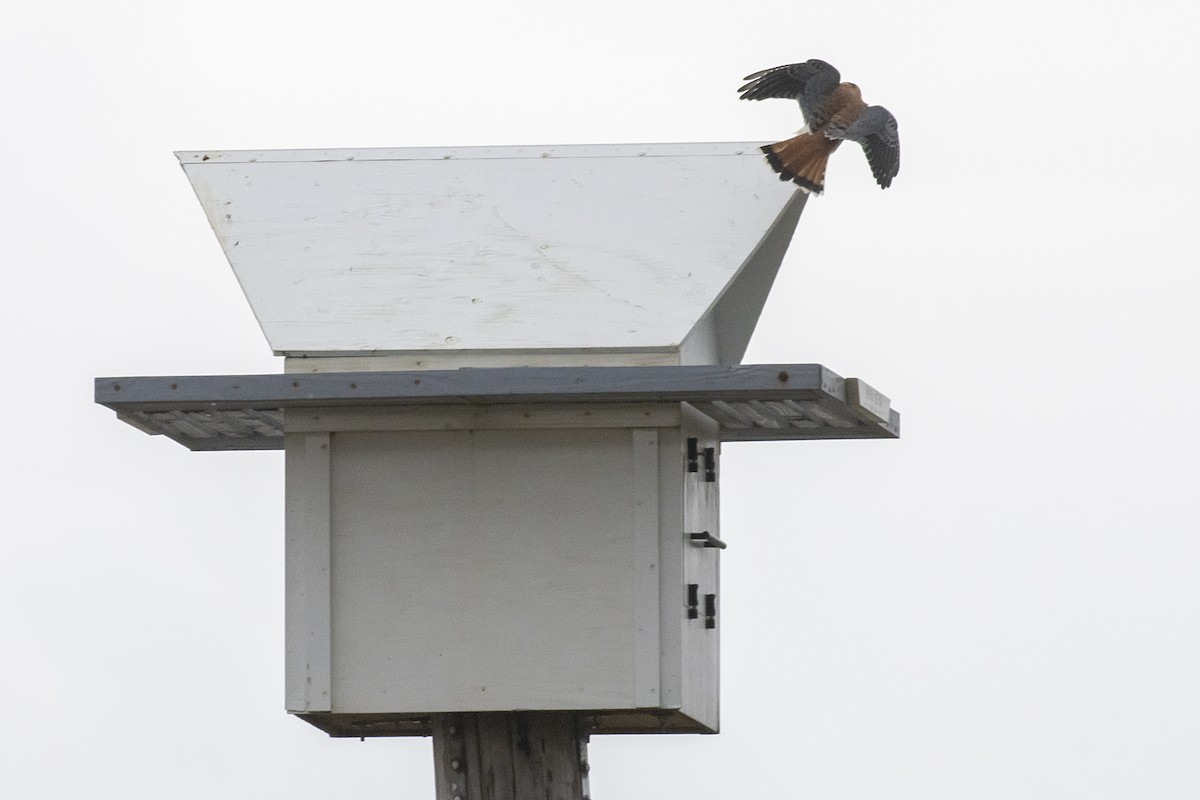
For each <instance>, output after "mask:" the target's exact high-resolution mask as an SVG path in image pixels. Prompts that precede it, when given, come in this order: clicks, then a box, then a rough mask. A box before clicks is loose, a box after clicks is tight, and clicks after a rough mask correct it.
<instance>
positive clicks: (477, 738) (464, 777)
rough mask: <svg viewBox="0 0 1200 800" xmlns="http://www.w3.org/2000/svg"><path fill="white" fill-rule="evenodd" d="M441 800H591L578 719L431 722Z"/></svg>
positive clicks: (502, 714) (511, 714)
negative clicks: (588, 794) (533, 799)
mask: <svg viewBox="0 0 1200 800" xmlns="http://www.w3.org/2000/svg"><path fill="white" fill-rule="evenodd" d="M433 759H434V775H435V780H436V782H437V800H532V798H537V800H587V769H588V767H587V736H586V735H585V734H583V733H581V731H580V719H579V717H578V716H577V715H575V714H572V713H565V712H524V711H494V712H479V713H470V714H440V715H438V716H437V717H435V718H434V720H433Z"/></svg>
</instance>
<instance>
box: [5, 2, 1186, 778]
mask: <svg viewBox="0 0 1200 800" xmlns="http://www.w3.org/2000/svg"><path fill="white" fill-rule="evenodd" d="M1183 8H1184V5H1183V4H1180V3H1175V2H1171V3H1167V2H1154V1H1153V0H1151V1H1150V2H1143V3H1138V4H1132V5H1131V4H1116V3H1108V2H1100V3H1095V2H1093V3H1082V2H1071V3H1068V2H1038V3H1032V2H1022V1H1021V0H1016V1H1015V2H1007V3H985V4H979V3H975V4H967V3H949V2H946V3H937V2H924V3H896V2H860V3H855V4H846V3H826V4H818V3H808V4H802V3H795V2H787V3H785V2H777V1H776V0H765V2H757V3H753V4H742V5H738V4H732V3H705V2H688V3H669V2H655V1H654V0H644V1H643V2H637V3H630V2H621V1H617V2H609V3H603V4H586V5H578V4H566V3H532V2H519V1H518V2H508V3H479V2H475V0H466V1H465V2H461V3H436V4H435V3H426V4H420V5H417V4H410V3H400V2H394V3H386V4H385V3H376V2H354V1H353V0H341V1H340V2H336V3H334V2H252V1H249V0H243V2H224V1H221V0H218V1H216V2H205V3H189V4H184V3H173V2H170V3H168V2H144V3H136V2H111V3H103V4H94V3H81V2H66V3H53V2H46V3H39V4H33V3H24V4H20V5H18V6H16V7H14V8H11V9H8V10H7V11H6V13H5V21H4V25H3V27H2V28H0V75H2V77H0V87H2V88H0V92H2V94H0V101H2V102H3V110H4V119H5V121H4V122H3V124H2V126H0V145H2V149H0V157H2V158H3V159H4V170H3V178H2V180H0V236H2V243H3V250H2V253H3V257H4V264H3V267H4V271H3V292H2V294H0V297H3V308H4V313H3V315H2V316H0V331H2V333H3V341H4V345H5V353H4V360H5V369H4V370H3V376H4V377H3V378H2V380H3V393H2V394H0V397H2V398H3V399H2V400H0V404H2V405H0V408H2V409H3V411H4V420H5V422H6V425H5V431H4V445H3V458H2V459H0V471H2V475H0V477H2V480H0V486H2V487H3V488H2V492H3V497H2V500H3V508H4V520H3V523H2V527H3V532H2V534H0V546H2V548H3V549H2V551H0V626H2V630H3V645H2V646H0V707H2V708H3V709H4V715H5V724H4V725H3V726H0V763H2V765H3V774H4V783H5V786H6V790H7V793H8V794H10V795H11V796H14V797H37V798H79V797H95V798H110V797H111V798H118V797H119V798H161V797H171V798H209V797H214V796H221V797H228V798H249V797H263V796H287V797H292V798H327V797H329V796H332V795H334V794H336V795H337V796H375V797H385V796H386V797H404V798H428V797H432V772H431V766H430V762H431V755H430V747H429V742H428V740H421V739H414V740H368V741H367V742H365V743H360V742H358V741H357V740H350V741H345V740H330V739H328V738H326V737H325V736H324V735H323V734H320V733H319V732H318V731H316V730H315V729H313V728H311V727H309V726H308V725H306V724H304V723H302V722H299V721H297V720H294V719H291V718H289V717H288V716H287V715H286V714H285V713H284V712H283V698H282V690H283V687H282V662H283V645H282V634H283V617H282V614H283V605H282V602H283V586H282V571H283V553H282V543H283V530H282V502H283V495H282V479H283V460H282V456H281V454H279V453H240V454H196V453H190V452H188V451H186V450H184V449H183V448H181V447H179V446H177V445H175V444H173V443H170V442H167V441H165V440H162V439H159V438H151V437H147V436H145V435H143V434H141V433H138V432H137V431H135V430H134V429H132V428H130V427H128V426H126V425H123V424H121V423H119V422H118V421H117V420H116V419H115V418H114V417H113V415H112V414H111V412H108V411H107V410H105V409H103V408H100V407H97V406H95V405H93V404H92V402H91V393H92V384H91V381H92V378H93V377H95V376H100V375H121V374H126V375H130V374H148V375H153V374H205V373H209V374H230V373H238V372H276V371H279V370H280V369H281V368H282V365H281V364H280V363H279V361H278V360H277V359H275V358H274V357H273V356H272V355H271V354H270V352H269V350H268V348H267V346H266V344H265V342H264V340H263V339H262V337H261V335H260V333H259V331H258V329H257V326H256V324H255V322H254V320H253V317H252V315H251V313H250V311H249V307H248V305H247V304H246V303H245V301H244V300H243V298H242V296H241V293H240V291H239V289H238V287H237V284H236V281H235V280H234V278H233V276H232V273H231V271H230V270H229V268H228V265H227V264H226V263H225V261H224V258H223V256H222V255H221V252H220V250H219V248H218V245H217V243H216V240H215V239H214V237H213V236H212V234H211V231H210V230H209V229H208V226H207V223H206V221H205V219H204V217H203V214H202V212H201V210H200V207H199V205H198V204H197V203H196V200H195V198H194V196H193V195H192V193H191V189H190V187H189V186H188V183H187V181H186V179H185V177H184V176H183V174H182V172H181V171H180V169H179V167H178V165H177V164H176V161H175V159H174V157H173V155H172V151H173V150H178V149H236V148H293V147H373V146H380V147H401V146H418V145H472V144H547V143H550V144H553V143H593V142H659V141H759V140H772V139H777V138H782V137H783V136H785V135H788V134H790V133H791V131H792V130H794V129H795V128H796V127H798V126H799V124H800V121H799V115H798V113H797V111H796V109H795V107H794V106H793V105H792V104H790V103H787V102H784V101H776V102H764V103H758V104H751V103H744V102H739V101H738V100H737V96H736V93H735V90H736V89H737V87H738V86H739V85H740V78H741V77H742V76H743V75H746V74H748V73H750V72H753V71H755V70H758V69H762V68H764V67H770V66H774V65H777V64H783V63H789V62H792V61H801V60H804V59H807V58H813V57H819V58H823V59H825V60H828V61H830V62H832V63H833V64H835V65H836V66H837V67H839V69H840V70H841V71H842V74H843V77H844V78H845V79H847V80H851V81H854V82H856V83H858V84H859V85H860V86H861V87H862V90H863V93H864V96H865V97H866V99H867V100H868V101H870V102H873V103H881V104H884V105H886V106H888V107H889V108H890V109H891V110H892V111H893V112H894V113H895V115H896V116H897V118H898V119H899V122H900V132H901V137H902V142H903V165H902V170H901V173H900V176H899V177H898V178H897V180H896V182H895V184H894V185H893V187H892V188H891V189H889V190H888V191H886V192H881V191H879V190H878V188H877V187H875V186H874V184H873V182H872V181H871V179H870V175H869V172H868V170H867V165H866V161H865V159H863V158H862V155H861V153H858V152H856V151H855V150H853V149H851V147H845V148H843V149H842V150H841V151H839V152H838V153H837V154H836V155H835V156H834V158H833V161H832V164H831V166H830V169H829V174H828V190H827V192H826V195H825V196H823V197H820V198H815V199H813V200H812V201H811V202H810V203H809V205H808V208H807V210H806V211H805V214H804V217H803V218H802V220H801V223H800V227H799V229H798V232H797V235H796V238H795V241H794V242H793V245H792V249H791V251H790V253H789V256H788V258H787V261H786V262H785V264H784V268H783V270H782V272H781V275H780V278H779V280H778V281H777V284H776V287H775V290H774V292H773V294H772V296H771V299H770V302H769V304H768V307H767V309H766V312H765V314H764V317H763V320H762V323H761V325H760V326H759V329H758V332H757V334H756V336H755V339H754V341H753V342H752V344H751V348H750V352H749V353H748V354H747V357H746V361H747V363H753V362H772V361H787V362H820V363H824V364H826V365H828V366H829V367H831V368H832V369H834V370H835V371H837V372H839V373H841V374H843V375H856V376H859V377H862V378H864V379H865V380H867V381H868V382H870V383H872V384H873V385H875V386H877V387H878V388H880V389H881V390H882V391H884V392H885V393H887V394H888V395H890V396H891V397H892V398H893V401H894V403H895V405H896V407H897V408H899V409H900V411H901V412H902V414H903V416H904V437H903V438H902V439H901V440H899V441H893V442H887V441H871V442H828V443H777V444H757V445H748V444H747V445H730V446H728V447H727V448H726V453H725V459H724V461H723V478H722V487H723V498H722V502H723V526H724V527H723V531H724V535H725V538H727V539H728V540H729V541H730V543H731V546H730V549H729V550H728V551H726V553H725V558H724V567H723V600H724V603H723V625H724V629H723V633H724V639H723V650H724V654H723V662H722V667H723V676H722V677H723V684H724V685H723V693H722V702H723V731H722V733H721V734H720V735H719V736H710V737H695V736H691V737H640V738H639V737H613V738H605V739H597V740H594V742H593V745H592V761H593V781H592V788H593V794H594V796H595V797H596V798H598V800H603V799H607V800H612V799H613V798H622V800H637V799H638V798H660V797H689V798H692V799H693V800H705V799H706V798H733V797H820V798H839V799H842V798H845V799H847V800H849V799H851V798H880V797H888V798H921V800H931V799H932V798H961V797H972V798H1022V799H1027V798H1054V799H1055V800H1057V799H1059V798H1076V797H1078V798H1089V800H1098V799H1101V798H1148V797H1152V798H1160V799H1165V798H1194V797H1197V796H1200V758H1197V752H1198V750H1200V681H1198V680H1197V675H1198V670H1200V640H1198V630H1200V628H1198V623H1200V588H1198V587H1197V584H1196V580H1197V578H1196V576H1197V572H1198V568H1200V543H1198V538H1200V537H1198V533H1200V530H1198V528H1200V526H1198V524H1197V522H1198V516H1200V515H1198V513H1197V510H1198V509H1197V492H1196V482H1197V476H1198V467H1200V463H1198V461H1200V449H1198V447H1197V446H1198V445H1200V441H1198V440H1200V433H1198V432H1197V424H1196V422H1195V419H1194V417H1195V416H1196V414H1197V409H1196V404H1197V398H1198V397H1200V379H1198V375H1197V365H1196V361H1197V345H1196V331H1197V323H1196V320H1195V317H1194V312H1193V306H1194V305H1195V300H1196V296H1197V291H1198V289H1200V285H1198V281H1197V279H1196V276H1195V269H1196V266H1197V264H1196V256H1195V252H1196V248H1195V246H1194V244H1193V239H1194V236H1195V233H1194V230H1195V229H1194V225H1195V222H1194V216H1195V212H1196V210H1197V209H1196V201H1195V199H1194V197H1195V195H1194V184H1195V182H1196V180H1197V176H1198V172H1200V168H1198V166H1197V158H1196V153H1195V147H1194V146H1193V140H1194V138H1195V132H1196V130H1197V122H1198V121H1200V119H1198V114H1197V111H1196V106H1195V100H1194V98H1195V95H1196V91H1197V88H1198V87H1197V75H1198V74H1200V70H1198V68H1197V66H1198V65H1197V59H1196V56H1195V55H1194V53H1195V48H1194V42H1193V38H1194V37H1193V36H1192V32H1194V30H1195V26H1196V20H1195V19H1194V14H1193V12H1190V11H1184V10H1182V9H1183ZM1171 9H1180V10H1178V11H1175V10H1171Z"/></svg>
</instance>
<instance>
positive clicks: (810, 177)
mask: <svg viewBox="0 0 1200 800" xmlns="http://www.w3.org/2000/svg"><path fill="white" fill-rule="evenodd" d="M839 144H841V140H840V139H828V138H826V137H825V136H822V135H821V134H811V133H802V134H800V135H799V136H793V137H792V138H791V139H784V140H783V141H782V142H776V143H775V144H768V145H764V146H763V148H762V151H763V152H764V153H765V154H766V156H767V163H768V164H770V165H771V168H772V169H774V170H775V171H776V172H778V173H779V179H780V180H781V181H793V182H795V183H796V185H797V186H799V187H800V188H801V189H804V190H805V191H808V192H813V193H814V194H820V193H821V192H822V191H824V190H825V165H826V164H827V163H828V162H829V155H830V154H831V153H832V152H833V151H834V150H837V148H838V145H839Z"/></svg>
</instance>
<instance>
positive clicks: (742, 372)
mask: <svg viewBox="0 0 1200 800" xmlns="http://www.w3.org/2000/svg"><path fill="white" fill-rule="evenodd" d="M179 155H180V159H181V161H182V162H183V164H184V169H185V170H186V172H187V174H188V177H189V178H190V179H191V181H192V184H193V186H194V187H195V189H196V194H197V196H198V197H199V198H200V200H201V203H202V204H203V206H204V208H205V211H206V213H207V214H208V218H209V220H210V222H211V223H212V226H213V229H214V230H215V231H216V233H217V237H218V239H219V240H220V242H221V245H222V247H223V248H224V250H225V253H226V255H227V256H228V258H229V261H230V263H231V264H232V266H233V268H234V271H235V272H236V273H237V276H238V279H239V281H240V282H241V285H242V287H243V289H244V290H245V292H246V296H247V297H248V298H249V300H250V303H251V305H252V306H253V308H254V311H255V314H256V315H257V317H258V320H259V322H260V324H261V325H262V328H263V331H264V333H265V334H266V337H267V339H268V341H269V342H270V344H271V346H272V347H273V348H274V350H275V351H276V352H277V353H280V354H283V355H285V356H288V359H287V361H286V366H285V369H286V372H285V374H283V375H265V376H218V377H206V378H187V377H183V378H180V377H174V378H100V379H97V383H96V395H97V401H98V402H101V403H104V404H105V405H107V406H109V407H111V408H113V409H115V410H116V411H117V412H118V414H119V415H120V416H121V418H122V419H124V420H126V421H128V422H130V423H131V424H134V425H136V426H137V427H139V428H141V429H143V430H145V431H148V432H151V433H163V434H166V435H168V436H170V437H171V438H173V439H176V440H177V441H179V442H181V443H183V444H185V445H187V446H188V447H192V448H193V449H207V450H214V449H250V448H267V447H276V448H278V447H283V448H284V449H285V452H286V472H287V489H286V492H287V506H286V508H287V512H286V529H287V623H286V624H287V651H288V652H287V662H286V663H287V674H286V686H287V692H286V695H287V708H288V710H289V711H291V712H293V713H295V714H297V715H300V716H302V717H303V718H304V719H306V720H308V721H309V722H312V723H313V724H315V725H317V726H318V727H320V728H322V729H324V730H326V731H328V732H329V733H331V734H333V735H345V736H371V735H409V734H426V733H428V732H429V729H430V719H431V717H432V715H434V714H438V713H445V712H469V711H510V710H554V711H574V712H578V713H580V714H583V715H587V716H588V718H589V720H590V730H592V731H593V732H601V733H603V732H638V731H655V732H660V731H661V732H684V731H695V732H713V731H716V730H717V728H718V653H719V646H718V643H719V637H720V631H721V614H720V610H721V593H720V580H719V571H718V559H719V554H720V552H721V550H722V548H723V547H724V542H723V541H722V538H721V535H720V520H719V511H718V491H717V488H718V481H719V478H720V472H721V470H720V450H721V443H722V442H723V441H730V440H756V439H810V438H866V437H879V438H887V437H894V436H896V435H898V430H899V427H898V426H899V417H898V415H896V413H895V412H894V411H892V410H891V409H890V404H889V402H888V401H887V398H886V397H884V396H883V395H880V394H879V393H878V392H874V390H872V389H871V388H870V387H869V386H867V385H866V384H863V383H861V382H859V381H856V380H853V379H850V380H843V379H842V378H840V377H838V376H837V375H835V374H833V373H832V372H830V371H829V370H826V369H825V368H823V367H820V366H818V365H769V366H752V367H740V366H736V365H737V364H738V363H739V362H740V360H741V357H742V354H743V352H744V351H745V348H746V344H747V342H748V340H749V338H750V335H751V333H752V332H753V329H754V325H755V323H756V322H757V319H758V315H759V312H760V310H761V308H762V305H763V303H764V302H765V299H766V296H767V293H768V291H769V289H770V286H771V282H772V280H773V278H774V276H775V273H776V271H777V269H778V267H779V263H780V260H781V259H782V257H783V254H784V251H785V250H786V248H787V244H788V242H789V240H790V237H791V235H792V232H793V229H794V227H795V225H796V221H797V219H798V218H799V215H800V211H801V208H802V206H803V203H804V197H805V196H804V195H803V194H799V193H794V192H793V191H792V189H791V188H790V187H789V186H788V185H787V184H783V183H781V182H780V181H778V180H777V179H776V177H775V175H774V174H772V172H771V170H770V169H768V168H767V167H766V166H765V165H764V164H763V163H762V160H761V156H760V154H759V151H758V149H757V146H756V145H753V144H686V145H622V146H616V145H604V146H579V147H545V148H531V147H505V148H451V149H405V150H359V151H276V152H261V153H247V152H238V153H231V152H208V153H181V154H179Z"/></svg>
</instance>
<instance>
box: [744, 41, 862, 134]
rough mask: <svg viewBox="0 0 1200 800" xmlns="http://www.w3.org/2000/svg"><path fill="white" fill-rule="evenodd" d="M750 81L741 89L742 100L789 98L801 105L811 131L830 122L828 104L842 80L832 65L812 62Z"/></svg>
mask: <svg viewBox="0 0 1200 800" xmlns="http://www.w3.org/2000/svg"><path fill="white" fill-rule="evenodd" d="M743 80H747V81H749V83H747V84H746V85H745V86H743V87H742V88H740V89H738V91H739V92H741V93H742V96H741V99H742V100H765V99H767V98H769V97H785V98H789V99H791V100H795V101H797V102H798V103H800V112H801V113H802V114H804V121H805V123H807V124H808V127H809V128H811V129H816V128H819V127H821V126H822V125H824V124H825V123H826V122H828V116H827V114H826V112H825V110H824V107H825V100H826V98H827V97H829V94H830V92H832V91H833V90H834V89H835V88H837V85H838V84H839V83H841V81H842V76H841V74H839V73H838V71H837V70H836V69H834V67H833V66H832V65H830V64H827V63H825V62H824V61H821V60H820V59H817V58H810V59H809V60H808V61H805V62H804V63H803V64H785V65H784V66H782V67H772V68H771V69H764V70H762V71H761V72H756V73H754V74H753V75H747V76H746V77H745V78H744V79H743Z"/></svg>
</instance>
